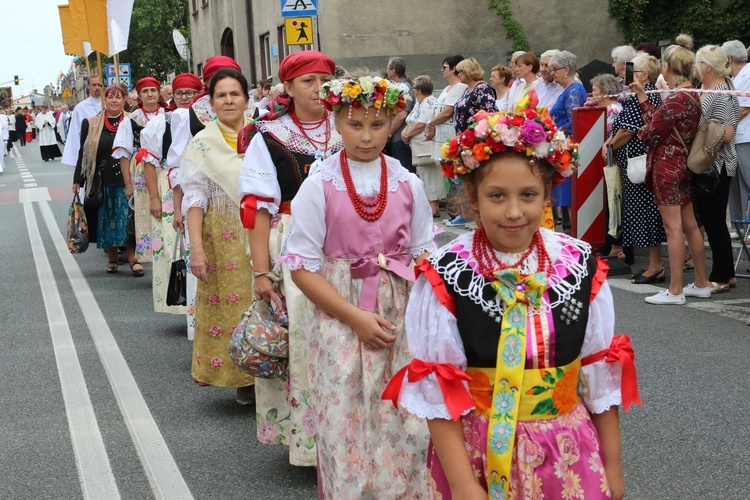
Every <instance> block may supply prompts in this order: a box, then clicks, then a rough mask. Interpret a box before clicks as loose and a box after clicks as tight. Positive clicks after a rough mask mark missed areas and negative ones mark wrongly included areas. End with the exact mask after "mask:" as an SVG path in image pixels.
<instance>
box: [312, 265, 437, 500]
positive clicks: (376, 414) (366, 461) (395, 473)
mask: <svg viewBox="0 0 750 500" xmlns="http://www.w3.org/2000/svg"><path fill="white" fill-rule="evenodd" d="M350 264H351V261H349V260H343V259H326V260H325V262H324V264H323V270H322V271H321V274H322V276H323V277H324V278H325V279H326V281H328V283H330V284H331V286H333V288H334V289H335V290H336V291H337V292H338V293H340V294H341V296H342V297H344V299H346V300H348V301H349V302H351V303H353V304H358V303H359V297H360V294H361V291H362V280H352V278H351V273H350V270H349V265H350ZM410 289H411V286H410V284H409V283H408V282H407V281H405V280H404V279H403V278H400V277H398V276H396V275H394V274H392V273H389V272H386V271H381V273H380V283H379V285H378V295H377V305H376V312H377V313H378V314H379V315H380V316H382V317H383V318H385V319H386V320H388V321H390V322H391V323H392V324H393V325H395V326H396V330H395V331H396V332H397V335H398V338H397V340H396V342H395V343H394V344H393V346H392V347H391V348H389V349H379V350H370V349H368V348H366V347H364V346H363V345H362V342H361V341H360V340H359V338H358V337H357V335H356V334H355V333H354V332H353V331H352V329H351V328H350V327H349V326H348V325H346V324H345V323H343V322H341V321H339V320H338V319H336V318H334V317H333V316H330V315H328V314H326V313H324V312H322V311H320V310H318V309H311V310H310V313H309V316H310V321H309V322H308V324H309V331H308V359H309V370H310V385H311V387H312V394H313V408H314V410H315V423H316V427H317V440H318V474H319V483H318V491H319V496H320V497H323V498H373V499H375V498H408V499H415V498H432V492H431V490H430V488H429V486H428V483H427V461H426V460H427V456H426V451H427V446H428V443H429V431H428V429H427V423H426V422H425V420H424V419H421V418H418V417H416V416H413V415H409V414H407V413H405V412H404V411H402V410H396V409H395V408H394V407H393V404H392V403H391V402H390V401H383V400H381V399H380V398H381V395H382V394H383V390H384V389H385V386H386V385H387V383H388V381H389V380H391V378H392V377H393V375H395V374H396V372H397V371H398V370H399V369H401V368H402V367H403V366H405V365H406V364H408V363H409V362H410V361H411V359H412V358H413V356H412V354H411V352H410V351H409V348H408V346H407V341H406V332H405V330H404V316H405V311H406V304H407V302H408V299H409V291H410Z"/></svg>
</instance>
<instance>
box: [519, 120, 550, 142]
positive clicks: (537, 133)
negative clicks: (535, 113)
mask: <svg viewBox="0 0 750 500" xmlns="http://www.w3.org/2000/svg"><path fill="white" fill-rule="evenodd" d="M521 138H522V139H523V142H525V143H526V144H527V145H529V146H532V147H536V146H538V145H539V144H541V143H543V142H544V141H545V140H546V139H547V132H546V131H545V130H544V126H543V125H542V124H541V123H539V122H537V121H534V120H526V121H525V122H524V123H523V127H521Z"/></svg>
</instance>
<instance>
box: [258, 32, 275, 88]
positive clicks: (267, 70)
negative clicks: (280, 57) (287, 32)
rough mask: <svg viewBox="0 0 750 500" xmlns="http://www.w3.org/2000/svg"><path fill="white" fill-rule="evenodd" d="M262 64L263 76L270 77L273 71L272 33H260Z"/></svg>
mask: <svg viewBox="0 0 750 500" xmlns="http://www.w3.org/2000/svg"><path fill="white" fill-rule="evenodd" d="M260 65H261V72H260V73H261V75H263V78H269V77H270V76H272V75H273V73H271V33H264V34H262V35H260Z"/></svg>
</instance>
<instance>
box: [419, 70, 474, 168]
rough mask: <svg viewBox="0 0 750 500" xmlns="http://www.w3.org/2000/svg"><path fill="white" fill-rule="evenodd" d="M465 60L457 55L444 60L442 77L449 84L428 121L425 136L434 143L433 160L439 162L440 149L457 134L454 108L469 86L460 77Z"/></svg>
mask: <svg viewBox="0 0 750 500" xmlns="http://www.w3.org/2000/svg"><path fill="white" fill-rule="evenodd" d="M463 60H464V56H461V55H455V56H449V57H446V58H445V59H443V65H442V70H441V71H442V75H443V78H444V79H445V81H447V82H448V86H447V87H443V90H442V92H440V95H439V96H438V98H437V99H436V100H435V108H434V109H433V112H432V118H431V119H430V120H428V121H427V125H426V126H425V130H424V134H425V138H426V139H427V140H428V141H432V159H433V160H435V161H439V160H440V159H441V158H442V152H441V151H440V147H441V146H442V145H443V143H444V142H445V141H447V140H449V139H450V138H451V137H453V136H454V135H455V134H456V126H455V122H454V120H453V116H454V106H455V105H456V103H457V102H458V100H459V99H461V97H463V95H464V93H465V92H466V89H467V88H468V85H466V84H465V83H463V82H461V78H459V76H458V69H456V66H457V65H458V63H460V62H461V61H463Z"/></svg>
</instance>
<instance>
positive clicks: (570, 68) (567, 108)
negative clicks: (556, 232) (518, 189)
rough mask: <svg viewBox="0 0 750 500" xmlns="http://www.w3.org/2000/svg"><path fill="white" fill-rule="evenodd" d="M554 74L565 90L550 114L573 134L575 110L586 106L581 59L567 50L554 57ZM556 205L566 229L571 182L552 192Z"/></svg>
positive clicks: (567, 181) (551, 65)
mask: <svg viewBox="0 0 750 500" xmlns="http://www.w3.org/2000/svg"><path fill="white" fill-rule="evenodd" d="M549 65H550V71H552V74H553V76H554V79H555V81H556V82H557V83H559V84H560V86H561V87H562V88H563V91H562V93H561V94H560V97H558V98H557V101H556V102H555V104H554V105H553V106H552V107H551V108H550V110H549V113H550V116H551V117H552V119H553V120H554V121H555V125H557V127H558V128H560V129H562V130H564V131H565V133H566V134H568V135H572V134H573V109H575V108H580V107H581V106H583V105H584V104H585V103H586V97H587V96H586V89H585V88H584V87H583V85H582V84H581V82H579V81H578V80H577V79H576V71H578V59H577V58H576V56H575V55H574V54H572V53H570V52H568V51H567V50H562V51H560V52H558V53H557V54H555V55H554V56H552V59H550V61H549ZM551 197H552V206H553V207H560V208H561V216H562V220H563V227H568V226H569V224H570V215H569V212H568V207H570V203H571V180H570V178H568V179H565V181H563V182H561V183H560V184H558V185H557V186H555V187H554V188H553V189H552V192H551Z"/></svg>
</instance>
